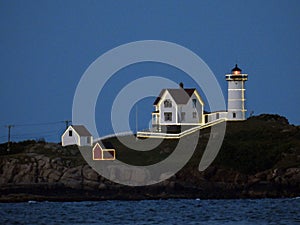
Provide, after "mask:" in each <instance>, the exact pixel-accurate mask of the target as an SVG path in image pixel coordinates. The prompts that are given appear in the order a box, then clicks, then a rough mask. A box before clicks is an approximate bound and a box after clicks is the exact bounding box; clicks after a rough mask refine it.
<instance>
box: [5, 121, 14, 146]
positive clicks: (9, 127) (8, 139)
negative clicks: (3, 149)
mask: <svg viewBox="0 0 300 225" xmlns="http://www.w3.org/2000/svg"><path fill="white" fill-rule="evenodd" d="M5 127H7V128H8V135H7V151H8V152H9V151H10V129H11V128H12V127H14V125H7V126H5Z"/></svg>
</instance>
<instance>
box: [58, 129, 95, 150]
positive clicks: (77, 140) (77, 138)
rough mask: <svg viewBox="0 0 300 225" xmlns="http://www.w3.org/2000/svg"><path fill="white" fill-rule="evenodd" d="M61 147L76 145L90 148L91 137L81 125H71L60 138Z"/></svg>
mask: <svg viewBox="0 0 300 225" xmlns="http://www.w3.org/2000/svg"><path fill="white" fill-rule="evenodd" d="M61 143H62V146H67V145H78V146H92V145H93V137H92V135H91V133H90V132H89V131H88V130H87V129H86V128H85V126H83V125H71V126H69V127H68V128H67V130H66V131H65V132H64V133H63V135H62V137H61Z"/></svg>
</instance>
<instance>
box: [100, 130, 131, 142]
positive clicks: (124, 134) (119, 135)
mask: <svg viewBox="0 0 300 225" xmlns="http://www.w3.org/2000/svg"><path fill="white" fill-rule="evenodd" d="M128 135H133V132H132V131H124V132H120V133H115V134H108V135H105V136H102V137H99V138H96V139H94V143H95V142H98V141H102V140H104V139H107V138H111V137H116V136H118V137H123V136H128Z"/></svg>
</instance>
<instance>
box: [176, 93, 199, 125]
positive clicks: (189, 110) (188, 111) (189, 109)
mask: <svg viewBox="0 0 300 225" xmlns="http://www.w3.org/2000/svg"><path fill="white" fill-rule="evenodd" d="M193 99H196V108H194V106H193ZM181 112H185V120H184V121H182V120H181ZM193 112H196V118H193ZM202 115H203V106H202V105H201V103H200V102H199V100H198V99H197V97H196V95H195V93H194V94H193V95H192V96H191V98H190V100H189V101H188V103H187V104H186V105H181V106H179V107H178V117H179V121H178V122H180V123H202Z"/></svg>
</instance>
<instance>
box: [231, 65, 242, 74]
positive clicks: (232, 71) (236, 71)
mask: <svg viewBox="0 0 300 225" xmlns="http://www.w3.org/2000/svg"><path fill="white" fill-rule="evenodd" d="M231 73H232V74H241V73H242V70H241V69H240V68H238V65H237V64H235V67H234V68H233V69H232V70H231Z"/></svg>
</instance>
